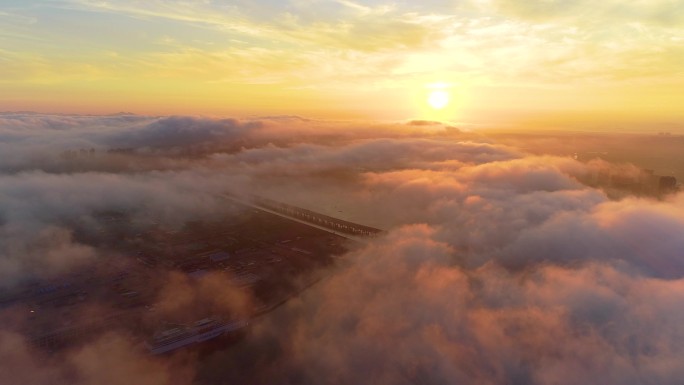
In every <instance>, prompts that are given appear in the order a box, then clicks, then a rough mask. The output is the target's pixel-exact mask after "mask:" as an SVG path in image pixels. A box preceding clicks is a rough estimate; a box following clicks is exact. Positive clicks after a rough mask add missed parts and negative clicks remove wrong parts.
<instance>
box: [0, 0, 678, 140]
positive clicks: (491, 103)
mask: <svg viewBox="0 0 684 385" xmlns="http://www.w3.org/2000/svg"><path fill="white" fill-rule="evenodd" d="M682 25H684V1H682V0H631V1H619V0H605V1H600V2H596V1H588V0H567V1H561V0H536V1H528V0H525V1H522V0H462V1H458V0H451V1H448V0H425V1H420V2H415V1H392V2H389V1H365V2H361V1H358V2H354V1H348V0H337V1H320V0H289V1H274V0H270V1H246V0H236V1H219V0H198V1H187V0H185V1H178V0H168V1H160V0H149V1H144V2H140V1H133V0H111V1H102V0H44V1H33V0H2V1H1V2H0V110H3V111H38V112H47V113H63V114H71V113H75V114H109V113H116V112H119V111H127V112H133V113H137V114H148V115H180V114H183V115H205V116H217V117H225V116H235V117H250V116H267V115H282V114H287V115H301V116H307V117H314V118H322V119H345V120H347V119H366V120H368V119H371V120H402V119H416V118H419V119H432V120H442V121H449V122H454V123H457V124H459V125H460V126H463V127H474V128H479V127H487V128H508V127H518V128H519V127H525V128H530V129H531V128H534V129H541V128H543V129H554V128H573V129H610V130H618V129H625V130H627V129H638V130H664V129H666V130H678V129H681V127H682V124H684V111H683V110H682V108H681V100H682V99H683V98H684V67H683V66H682V65H681V63H683V62H684V29H682V28H681V26H682ZM434 92H441V93H443V94H445V95H446V97H447V99H448V100H443V102H444V103H442V104H446V105H445V106H443V107H442V108H435V107H434V106H431V105H430V102H429V100H430V99H431V98H430V96H431V94H433V93H434ZM433 104H434V103H433Z"/></svg>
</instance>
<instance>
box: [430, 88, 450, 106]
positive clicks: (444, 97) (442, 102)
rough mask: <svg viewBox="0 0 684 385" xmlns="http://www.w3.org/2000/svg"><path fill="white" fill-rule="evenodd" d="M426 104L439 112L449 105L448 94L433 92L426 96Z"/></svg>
mask: <svg viewBox="0 0 684 385" xmlns="http://www.w3.org/2000/svg"><path fill="white" fill-rule="evenodd" d="M428 104H430V106H431V107H432V108H434V109H436V110H441V109H442V108H444V107H446V106H447V104H449V93H448V92H447V91H445V90H435V91H432V92H430V95H429V96H428Z"/></svg>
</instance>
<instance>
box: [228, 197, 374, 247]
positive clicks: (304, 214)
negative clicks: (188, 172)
mask: <svg viewBox="0 0 684 385" xmlns="http://www.w3.org/2000/svg"><path fill="white" fill-rule="evenodd" d="M225 196H226V197H227V198H229V199H231V200H233V201H236V202H238V203H241V204H244V205H247V206H251V207H254V208H257V209H260V210H263V211H267V212H269V213H272V214H276V215H279V216H281V217H284V218H288V219H291V220H294V221H297V222H300V223H304V224H307V225H310V226H313V227H316V228H319V229H322V230H325V231H328V232H331V233H334V234H337V235H340V236H343V237H345V238H349V239H354V240H358V241H363V242H365V241H367V240H368V238H371V237H376V236H379V235H381V234H382V233H384V231H383V230H380V229H376V228H374V227H370V226H365V225H361V224H358V223H354V222H349V221H345V220H342V219H338V218H335V217H331V216H329V215H325V214H321V213H317V212H315V211H311V210H307V209H303V208H301V207H297V206H292V205H289V204H287V203H283V202H278V201H275V200H272V199H268V198H263V197H259V196H256V195H252V196H250V197H246V198H240V197H237V196H235V195H232V194H225Z"/></svg>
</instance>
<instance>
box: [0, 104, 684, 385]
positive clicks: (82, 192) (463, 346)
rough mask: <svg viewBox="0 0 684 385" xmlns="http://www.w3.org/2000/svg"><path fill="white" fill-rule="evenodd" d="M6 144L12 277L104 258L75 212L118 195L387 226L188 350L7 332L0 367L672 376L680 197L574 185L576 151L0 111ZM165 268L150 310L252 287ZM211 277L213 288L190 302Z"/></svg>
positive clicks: (4, 238) (335, 130) (66, 375)
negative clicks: (59, 347)
mask: <svg viewBox="0 0 684 385" xmlns="http://www.w3.org/2000/svg"><path fill="white" fill-rule="evenodd" d="M0 148H1V149H2V150H3V154H4V153H5V152H4V151H5V150H7V151H11V153H12V154H13V156H12V157H11V158H5V157H3V159H2V160H0V170H1V171H2V174H1V175H0V199H1V201H2V206H0V245H1V246H0V279H2V281H3V282H4V285H6V286H7V285H9V286H10V287H11V285H13V284H14V282H18V281H21V280H22V279H25V278H27V277H29V276H31V277H35V276H38V277H50V276H52V275H54V274H58V273H59V272H60V271H69V270H70V269H74V268H75V267H77V266H81V265H83V264H87V263H90V262H91V261H97V260H98V258H104V257H109V258H111V257H116V256H112V255H111V252H110V251H108V250H101V249H98V248H97V247H94V246H92V245H88V244H84V243H83V242H82V241H79V240H75V239H74V238H73V236H72V231H71V230H70V229H71V227H70V226H72V224H73V223H74V221H86V222H88V223H97V221H98V218H97V217H96V216H94V215H93V213H95V212H101V211H107V210H130V211H131V212H133V213H134V216H135V217H136V218H137V221H136V223H138V225H139V226H141V227H143V228H144V226H146V223H149V221H150V218H155V219H159V220H161V221H162V222H164V223H167V224H168V226H170V227H173V226H178V225H180V224H182V223H184V222H185V221H188V220H195V219H202V218H206V217H208V216H211V215H213V214H216V213H223V214H225V213H226V212H221V210H220V208H221V207H222V206H224V205H223V201H222V200H221V197H220V195H221V194H222V193H224V192H226V191H233V192H240V191H249V192H254V193H257V194H260V195H263V196H267V197H271V198H274V199H280V200H286V201H287V203H290V204H295V205H299V206H302V207H305V208H308V209H312V210H315V211H319V212H322V213H326V214H330V215H334V216H338V217H341V218H342V219H347V220H353V221H357V222H360V223H364V224H368V225H374V226H379V227H382V228H383V229H385V230H387V233H386V235H384V236H382V237H379V238H377V239H374V240H372V241H370V242H369V243H368V244H366V245H360V246H358V247H357V248H355V249H354V250H352V251H350V252H349V253H348V254H347V255H345V256H343V257H342V258H341V259H340V260H341V262H340V263H339V264H338V265H337V266H335V267H332V268H330V271H329V272H328V273H327V274H328V278H327V279H324V280H322V281H321V282H319V283H318V284H317V285H316V286H314V287H312V288H311V289H309V290H308V291H307V292H306V293H305V294H303V295H302V296H301V297H300V298H298V299H294V300H292V301H290V302H289V303H288V304H287V305H286V306H284V307H282V308H280V309H279V310H277V311H276V313H274V314H272V315H269V316H266V317H264V318H263V319H262V320H260V321H258V322H255V323H254V325H253V330H252V332H251V334H250V335H249V336H248V337H247V338H246V339H245V340H244V341H241V342H240V343H239V344H238V345H236V346H234V347H232V348H229V349H227V350H226V351H224V352H216V353H213V354H212V355H211V356H209V357H203V358H202V359H201V360H199V359H197V357H194V356H192V355H190V356H186V355H181V356H182V357H181V359H182V361H183V362H182V363H178V362H173V361H172V360H177V359H178V357H175V358H162V359H149V358H145V359H141V358H139V356H138V355H139V354H140V351H139V350H137V349H139V348H138V347H136V346H135V344H134V343H132V342H131V339H130V338H127V337H126V336H125V335H120V334H115V335H112V336H101V337H100V338H98V339H96V340H94V341H93V342H92V343H89V344H86V345H85V346H83V347H81V348H79V349H78V350H74V351H69V352H67V353H64V354H63V355H61V356H59V357H57V358H55V357H52V358H50V357H42V356H40V355H35V354H34V353H32V348H31V347H29V346H28V345H27V344H26V343H25V342H24V341H23V340H22V338H23V337H22V336H21V335H19V334H17V333H15V332H13V331H11V330H10V329H7V330H4V331H2V333H3V336H4V337H3V338H2V339H1V340H2V342H1V343H0V355H1V356H5V359H2V360H0V362H4V363H3V364H0V368H3V369H4V370H7V369H9V368H13V371H12V372H11V377H10V378H12V379H13V380H15V382H17V383H19V382H21V383H36V384H42V383H48V382H49V381H50V380H54V379H55V378H58V379H60V380H61V379H64V380H63V381H65V382H66V381H67V379H71V378H72V377H73V378H75V380H73V381H71V380H69V381H71V382H70V383H92V382H101V379H100V378H99V377H98V375H99V373H101V372H102V371H103V369H102V368H104V367H106V366H111V365H114V366H117V365H118V367H121V368H123V369H122V370H121V371H120V372H121V375H120V376H119V377H117V378H115V379H111V380H110V382H109V383H112V384H118V383H124V381H125V382H129V383H130V382H135V383H144V384H166V383H175V384H178V383H193V382H194V383H216V382H220V381H224V382H230V381H241V382H245V383H264V384H267V383H274V382H278V383H289V384H316V383H321V382H326V383H333V384H348V383H386V384H401V383H424V384H441V383H482V384H549V383H558V384H577V383H589V384H606V383H614V384H644V383H646V384H648V383H653V384H676V383H679V382H680V380H681V378H682V374H684V366H682V365H681V362H684V350H683V349H682V346H684V328H683V326H682V325H684V313H682V312H681V311H678V310H677V309H679V308H681V304H682V303H684V259H682V255H681V250H682V249H683V248H684V241H683V240H682V237H681V236H680V235H681V234H684V197H682V195H681V194H680V195H674V196H670V197H668V198H666V199H665V200H660V201H657V200H653V199H639V198H636V197H628V198H624V199H621V200H611V199H609V198H608V197H607V195H606V194H605V193H604V192H603V191H601V190H598V189H594V188H590V187H588V186H585V185H583V184H582V183H581V182H580V181H579V180H581V179H582V177H583V176H584V175H586V174H587V173H590V172H591V171H592V167H595V165H592V164H586V163H581V162H578V161H576V160H573V159H571V158H564V157H555V156H549V155H543V154H540V155H531V154H530V153H528V152H524V151H522V150H520V149H516V148H513V147H510V146H503V145H499V144H496V138H494V139H493V140H492V139H487V138H484V137H482V136H479V135H475V134H472V133H464V132H460V131H458V130H454V129H453V128H451V127H446V126H442V125H433V124H415V123H414V124H411V123H409V124H406V125H400V124H393V125H392V124H390V125H387V124H386V125H379V124H341V123H330V122H319V121H309V120H306V119H301V118H296V117H267V118H262V119H253V120H249V121H239V120H212V119H207V118H192V117H172V118H153V117H142V116H110V117H83V116H44V115H12V116H2V117H1V119H0ZM90 148H93V149H94V150H95V151H94V152H93V153H90V152H89V149H90ZM81 149H88V151H85V152H82V151H80V150H81ZM111 150H116V151H111ZM65 152H68V154H69V155H68V156H66V157H65V156H64V153H65ZM601 167H613V166H611V165H607V164H602V165H601ZM615 170H616V172H618V171H619V170H623V171H624V170H627V172H629V169H628V168H625V167H624V166H621V167H615ZM146 220H147V221H148V222H146ZM36 266H42V268H39V269H36ZM161 279H163V280H165V282H166V284H167V285H168V286H167V288H166V289H165V290H164V291H163V293H164V295H163V296H162V297H160V298H159V305H160V309H162V310H164V311H168V312H173V311H174V309H176V307H177V306H180V305H181V304H183V303H188V301H190V302H193V303H196V304H197V306H204V307H216V306H219V307H223V306H227V307H229V308H230V309H231V310H233V311H239V309H241V308H242V307H244V306H245V303H247V302H249V298H248V297H246V296H245V295H244V293H240V292H231V291H225V292H222V291H221V290H222V289H221V287H222V285H223V283H222V282H221V281H220V279H219V280H216V279H213V278H211V279H207V280H206V281H203V283H201V284H198V285H194V284H192V283H189V282H188V281H187V280H185V279H184V278H183V277H180V276H173V275H171V276H165V277H162V278H161ZM207 291H210V292H222V294H224V295H222V296H221V299H220V301H218V302H217V303H214V302H211V301H208V302H202V301H200V299H201V298H205V297H206V296H205V293H206V292H207ZM236 309H238V310H236ZM16 322H22V321H20V320H19V321H16ZM102 351H107V352H108V354H106V355H103V354H101V353H100V352H102ZM241 354H242V355H244V356H243V359H242V360H241V359H240V358H239V357H240V355H241ZM104 356H106V357H104ZM94 357H95V358H94ZM244 357H249V361H251V363H244V362H245V359H244ZM8 362H9V363H11V365H10V366H7V363H8ZM236 362H242V363H244V365H242V364H240V365H237V364H236ZM170 365H175V366H173V367H174V368H176V369H174V370H173V371H171V372H168V371H167V369H168V368H170V367H171V366H170ZM176 371H178V374H176ZM169 373H173V377H172V376H171V375H170V374H169ZM79 381H80V382H79ZM102 381H104V380H102Z"/></svg>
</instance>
